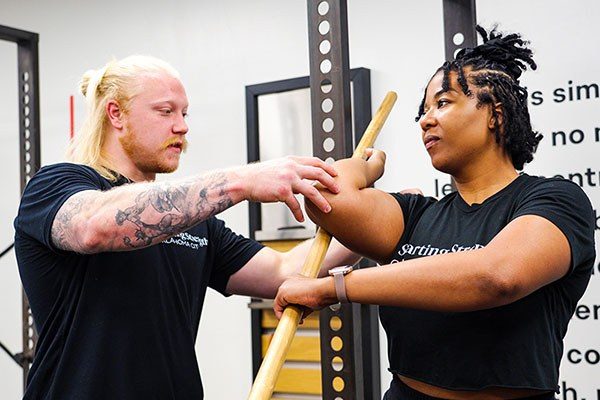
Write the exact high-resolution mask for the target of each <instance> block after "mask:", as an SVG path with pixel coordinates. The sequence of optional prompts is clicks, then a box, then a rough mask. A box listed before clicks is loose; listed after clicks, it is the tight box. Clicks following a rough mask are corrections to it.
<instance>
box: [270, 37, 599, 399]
mask: <svg viewBox="0 0 600 400" xmlns="http://www.w3.org/2000/svg"><path fill="white" fill-rule="evenodd" d="M477 30H478V32H479V33H480V34H481V36H482V37H483V44H481V45H479V46H477V47H474V48H472V49H463V50H461V51H460V52H459V53H458V54H457V57H456V60H455V61H452V62H446V63H444V64H443V65H442V66H441V67H440V68H439V69H438V70H437V71H436V72H435V74H434V75H433V77H432V78H431V79H430V81H429V83H428V85H427V88H426V90H425V94H424V97H423V101H422V103H421V105H420V107H419V112H418V116H417V121H418V122H419V125H420V128H421V131H422V139H423V144H424V146H425V149H426V151H427V153H428V154H429V156H430V158H431V162H432V164H433V166H434V168H436V169H437V170H439V171H442V172H445V173H448V174H450V175H451V176H452V177H453V179H454V181H455V183H456V188H457V191H456V192H454V193H451V194H449V195H447V196H445V197H443V198H442V199H439V200H437V199H434V198H431V197H425V196H422V195H418V194H402V193H391V194H390V193H385V192H382V191H380V190H376V189H373V188H369V187H368V186H369V183H371V182H372V181H374V180H375V179H377V178H378V177H379V176H381V174H382V173H383V165H384V163H385V155H384V154H383V153H382V152H380V151H376V150H374V151H373V153H372V155H371V157H370V158H369V160H368V161H366V162H365V161H359V160H355V159H350V160H342V161H340V162H338V163H337V165H336V169H337V171H338V177H337V178H336V179H337V181H338V182H339V184H340V187H341V191H340V192H339V194H331V193H327V190H323V193H324V195H325V196H326V198H327V199H328V201H329V202H330V204H331V205H332V212H331V213H329V214H324V213H322V212H319V211H318V210H317V209H316V207H314V206H313V205H312V204H310V203H309V202H308V201H307V208H308V211H309V215H310V216H311V218H312V219H313V220H314V221H315V222H316V223H317V224H318V225H320V226H322V227H324V228H325V229H326V230H327V231H328V232H330V233H332V234H333V235H334V236H335V237H336V238H337V239H338V240H340V241H341V242H342V243H343V244H344V245H346V246H347V247H348V248H350V249H352V250H353V251H355V252H357V253H359V254H361V255H364V256H366V257H369V258H371V259H374V260H376V261H378V262H379V263H380V264H381V266H380V267H377V268H369V269H364V270H359V271H354V272H352V273H348V272H349V270H351V268H340V269H337V270H335V269H334V271H336V272H337V273H335V274H334V275H333V276H330V277H327V278H320V279H309V278H302V277H296V278H292V279H290V280H288V281H286V282H285V283H284V284H283V285H282V286H281V287H280V289H279V292H278V295H277V298H276V300H275V311H276V313H277V314H281V312H282V310H283V308H284V307H285V306H287V305H288V304H299V305H302V306H306V307H308V308H310V309H318V308H322V307H325V306H328V305H331V304H333V303H336V302H338V301H339V300H346V301H351V302H357V303H365V304H378V305H380V309H379V310H380V317H381V322H382V325H383V327H384V329H385V331H386V334H387V339H388V356H389V370H390V372H391V373H392V374H393V381H392V384H391V387H390V389H389V390H388V392H387V393H386V395H385V397H384V399H387V400H392V399H483V400H486V399H523V398H525V399H553V398H554V393H555V392H558V371H559V364H560V359H561V356H562V352H563V338H564V336H565V334H566V331H567V325H568V322H569V320H570V318H571V316H572V315H573V312H574V310H575V307H576V304H577V301H578V300H579V299H580V298H581V296H582V295H583V293H584V291H585V289H586V287H587V284H588V281H589V279H590V275H591V269H592V266H593V262H594V259H595V248H594V227H593V210H592V207H591V204H590V202H589V200H588V199H587V197H586V195H585V194H584V192H583V191H582V190H581V189H580V188H579V186H577V185H576V184H574V183H572V182H570V181H567V180H562V179H554V178H553V179H546V178H542V177H535V176H530V175H527V174H525V173H519V172H518V171H520V170H522V169H523V166H524V164H525V163H527V162H530V161H531V160H532V159H533V153H534V152H535V150H536V147H537V145H538V143H539V141H540V139H541V135H540V134H538V133H537V132H535V131H534V130H533V129H532V127H531V122H530V118H529V112H528V109H527V91H526V89H525V88H524V87H522V86H521V85H520V82H519V79H520V76H521V73H522V72H523V71H524V70H525V69H526V68H527V66H529V67H531V68H532V69H535V68H536V64H535V62H534V61H533V59H532V52H531V50H530V49H529V48H527V45H528V43H527V42H525V41H524V40H523V39H522V38H521V37H520V35H518V34H509V35H503V34H501V33H499V32H497V31H496V29H495V28H494V29H492V30H491V32H489V34H488V33H487V32H486V31H485V30H483V29H482V28H480V27H478V28H477ZM373 210H376V211H373ZM349 221H351V223H349Z"/></svg>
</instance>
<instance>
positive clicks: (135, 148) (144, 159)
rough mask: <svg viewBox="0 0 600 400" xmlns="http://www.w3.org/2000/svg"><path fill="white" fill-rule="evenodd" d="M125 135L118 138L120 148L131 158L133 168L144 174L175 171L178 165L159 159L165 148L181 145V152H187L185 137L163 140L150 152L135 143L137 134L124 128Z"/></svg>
mask: <svg viewBox="0 0 600 400" xmlns="http://www.w3.org/2000/svg"><path fill="white" fill-rule="evenodd" d="M126 129H127V133H126V134H125V136H122V137H120V138H119V142H120V143H121V146H123V150H125V153H127V155H128V156H129V158H131V160H132V161H133V163H134V164H135V166H136V167H137V168H138V169H139V170H140V171H142V172H144V173H148V172H151V173H156V174H163V173H170V172H173V171H175V170H176V169H177V166H178V165H172V164H169V163H166V162H163V161H162V160H161V157H160V153H162V152H164V151H165V150H166V149H167V148H169V147H170V146H174V145H179V144H181V151H182V153H185V151H186V150H187V146H188V143H187V140H186V138H185V137H172V138H169V139H167V140H165V141H164V142H163V143H162V144H161V145H160V147H159V148H158V149H157V150H156V151H150V150H148V149H146V148H144V147H143V146H141V145H140V144H139V143H138V141H137V134H136V133H135V132H134V131H133V129H131V127H129V126H126Z"/></svg>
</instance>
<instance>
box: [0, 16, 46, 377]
mask: <svg viewBox="0 0 600 400" xmlns="http://www.w3.org/2000/svg"><path fill="white" fill-rule="evenodd" d="M0 40H5V41H9V42H13V43H16V44H17V60H18V74H19V76H18V81H17V82H18V85H19V100H18V101H19V154H20V177H21V192H22V191H23V190H24V189H25V185H26V184H27V182H29V179H31V177H32V176H33V175H34V174H35V173H36V172H37V171H38V170H39V169H40V96H39V93H40V87H39V65H38V41H39V35H38V34H37V33H33V32H28V31H23V30H20V29H15V28H10V27H8V26H3V25H0ZM22 295H23V300H22V321H23V324H22V326H23V328H22V337H23V351H22V352H21V353H18V354H15V356H14V359H15V361H17V362H18V363H19V365H21V367H22V368H23V388H25V387H26V385H27V375H28V373H29V366H30V364H31V362H32V361H33V354H34V351H35V346H36V343H37V339H38V338H37V332H36V330H35V326H34V323H33V316H32V315H31V309H30V308H29V301H28V300H27V296H26V295H25V292H24V291H22Z"/></svg>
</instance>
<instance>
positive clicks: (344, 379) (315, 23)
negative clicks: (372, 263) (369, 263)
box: [307, 0, 381, 400]
mask: <svg viewBox="0 0 600 400" xmlns="http://www.w3.org/2000/svg"><path fill="white" fill-rule="evenodd" d="M307 6H308V7H307V11H308V47H309V57H310V92H311V110H312V126H313V133H312V134H313V155H314V156H316V157H319V158H321V159H328V158H330V159H334V160H339V159H342V158H347V157H350V156H351V155H352V153H353V150H354V144H353V143H352V124H351V120H352V99H351V96H350V73H349V71H350V67H349V64H350V62H349V50H348V5H347V0H327V1H321V0H308V1H307ZM369 87H370V85H369ZM354 89H355V92H354V101H355V102H356V101H359V102H367V103H369V106H368V107H369V108H370V102H371V93H368V94H367V93H359V92H357V91H356V86H355V87H354ZM327 103H329V104H331V103H332V104H333V107H332V108H331V110H329V107H327V106H326V104H327ZM359 109H360V108H359V107H357V104H355V110H359ZM369 114H370V113H369ZM369 120H370V117H369ZM368 122H369V121H363V123H364V124H363V125H359V124H356V126H355V132H354V133H355V136H356V137H357V141H356V143H358V140H359V138H360V136H362V134H363V132H364V130H365V129H366V127H367V125H368ZM332 144H333V146H332ZM332 147H333V148H332ZM365 266H366V265H365ZM340 325H341V326H340ZM319 327H320V339H321V381H322V388H323V399H328V400H329V399H332V400H333V399H343V400H347V399H357V400H362V399H365V400H371V399H379V398H380V392H381V382H380V372H379V371H380V368H379V324H378V319H377V307H373V306H366V305H360V304H344V305H342V306H341V307H338V308H331V307H327V308H325V309H323V310H321V312H320V313H319ZM340 344H341V348H340ZM373 356H376V357H373Z"/></svg>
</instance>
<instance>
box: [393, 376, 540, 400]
mask: <svg viewBox="0 0 600 400" xmlns="http://www.w3.org/2000/svg"><path fill="white" fill-rule="evenodd" d="M398 378H400V380H401V381H402V382H404V383H405V384H406V385H407V386H409V387H410V388H412V389H414V390H416V391H418V392H421V393H425V394H426V395H428V396H432V397H439V398H442V399H448V400H508V399H519V398H523V397H529V396H538V395H540V394H544V393H547V391H543V390H536V389H511V388H501V387H491V388H487V389H483V390H478V391H465V390H448V389H444V388H441V387H438V386H433V385H429V384H427V383H424V382H421V381H417V380H415V379H411V378H407V377H405V376H402V375H398Z"/></svg>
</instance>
